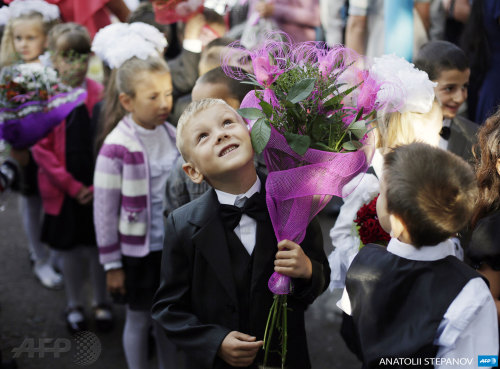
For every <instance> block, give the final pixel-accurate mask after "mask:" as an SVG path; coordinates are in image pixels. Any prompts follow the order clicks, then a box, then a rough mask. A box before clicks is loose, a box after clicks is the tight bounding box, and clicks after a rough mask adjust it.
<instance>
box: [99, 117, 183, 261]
mask: <svg viewBox="0 0 500 369" xmlns="http://www.w3.org/2000/svg"><path fill="white" fill-rule="evenodd" d="M134 124H135V123H134V122H132V121H131V118H130V117H128V116H127V117H125V118H123V119H122V120H121V121H120V122H119V123H118V125H117V126H116V128H115V129H114V130H113V131H112V132H111V133H110V134H109V135H108V136H107V137H106V139H105V141H104V144H103V146H102V148H101V150H100V151H99V155H98V157H97V162H96V167H95V173H94V224H95V231H96V237H97V245H98V246H99V259H100V261H101V263H102V264H106V263H109V262H113V261H119V260H120V259H121V255H122V254H123V255H127V256H134V257H142V256H145V255H147V254H148V253H149V228H150V227H149V224H150V222H151V200H150V195H151V194H150V192H151V184H150V180H149V179H150V173H149V165H148V158H147V154H146V151H145V149H144V147H143V145H142V143H141V141H140V139H139V138H138V136H137V134H136V131H135V129H134V127H133V125H134ZM163 127H164V128H165V129H166V130H167V133H168V136H169V138H170V139H171V140H172V142H173V143H174V145H175V128H174V127H173V126H171V125H170V124H167V123H166V124H164V125H163Z"/></svg>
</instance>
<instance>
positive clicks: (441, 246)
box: [387, 238, 455, 261]
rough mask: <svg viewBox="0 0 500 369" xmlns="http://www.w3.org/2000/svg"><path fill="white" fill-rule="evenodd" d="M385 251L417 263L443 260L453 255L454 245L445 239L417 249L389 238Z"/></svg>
mask: <svg viewBox="0 0 500 369" xmlns="http://www.w3.org/2000/svg"><path fill="white" fill-rule="evenodd" d="M387 251H389V252H390V253H392V254H394V255H397V256H400V257H402V258H405V259H410V260H417V261H433V260H439V259H444V258H445V257H447V256H449V255H455V244H454V243H453V241H452V240H451V239H447V240H446V241H443V242H441V243H438V244H437V245H434V246H422V247H421V248H419V249H417V248H416V247H415V246H412V245H410V244H407V243H404V242H401V241H399V240H398V239H397V238H391V240H390V241H389V244H388V245H387Z"/></svg>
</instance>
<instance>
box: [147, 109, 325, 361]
mask: <svg viewBox="0 0 500 369" xmlns="http://www.w3.org/2000/svg"><path fill="white" fill-rule="evenodd" d="M177 147H178V148H179V151H180V152H181V154H182V155H183V157H184V159H185V161H186V163H185V164H184V166H183V168H184V171H185V172H186V174H187V175H188V176H189V177H190V178H191V180H192V181H193V182H195V183H200V182H201V181H203V180H205V181H207V182H208V183H209V184H210V185H211V186H212V189H211V190H209V191H208V192H206V193H205V194H204V195H203V196H201V197H199V198H198V199H196V200H194V201H191V202H190V203H189V204H186V205H185V206H183V207H181V208H179V209H176V210H175V211H174V212H173V213H171V214H170V215H169V217H168V219H167V225H166V230H165V234H166V237H165V244H164V248H163V255H162V275H161V285H160V288H159V290H158V291H157V293H156V297H155V303H154V305H153V309H152V311H153V318H154V319H155V320H156V321H157V322H158V323H160V324H161V325H162V327H163V328H164V329H165V330H166V332H167V335H168V336H169V338H170V339H171V340H172V341H173V342H174V343H175V344H176V345H177V346H178V347H179V348H180V349H182V350H184V351H185V352H186V353H187V355H186V356H187V363H186V364H187V365H186V366H187V368H233V367H250V368H257V366H258V365H262V360H263V352H262V350H261V347H262V344H263V342H262V337H263V336H264V329H265V326H266V321H267V316H268V311H269V308H270V306H271V304H272V301H273V294H272V293H271V291H270V290H269V288H268V286H267V282H268V279H269V277H270V276H271V274H272V273H273V271H277V272H279V273H282V274H284V275H287V276H290V277H292V280H293V285H294V287H293V292H292V293H291V294H290V295H289V297H288V307H289V308H290V310H289V313H288V357H287V363H286V367H287V368H297V369H298V368H300V369H307V368H310V367H311V364H310V361H309V354H308V349H307V340H306V333H305V327H304V310H305V309H306V308H307V306H308V305H309V304H310V303H312V302H313V301H314V299H315V298H316V297H317V296H318V295H320V294H321V293H322V292H323V291H324V290H325V289H326V287H327V286H328V282H329V273H330V270H329V267H328V262H327V259H326V255H325V253H324V250H323V242H322V236H321V230H320V228H319V224H318V223H317V222H316V221H313V222H312V223H311V224H310V225H309V227H308V229H307V233H306V236H305V239H304V241H303V242H302V245H299V244H297V243H294V242H292V241H289V240H283V241H281V242H280V243H279V244H277V241H276V238H275V236H274V232H273V228H272V224H271V221H270V218H269V213H268V211H267V207H266V204H265V178H264V177H259V176H258V175H257V173H256V170H255V165H254V151H253V148H252V145H251V142H250V134H249V131H248V128H247V126H246V124H245V123H244V121H243V119H242V118H241V117H240V116H239V115H238V113H236V111H235V110H234V109H233V108H231V107H230V106H229V105H228V104H227V103H226V102H224V101H223V100H219V99H203V100H200V101H194V102H192V103H191V104H190V105H189V106H188V108H187V109H186V110H185V111H184V113H183V115H182V116H181V119H180V120H179V124H178V126H177ZM244 197H245V198H246V199H243V198H244ZM241 202H244V203H245V204H244V205H243V209H242V210H239V211H242V212H243V215H241V218H240V217H238V216H234V214H232V213H231V210H235V207H234V206H232V205H234V204H236V205H238V204H240V203H241ZM226 205H230V206H229V207H227V206H226ZM247 209H248V210H247ZM286 249H287V250H286ZM273 346H274V345H273ZM277 348H278V347H277V345H276V346H274V347H272V348H271V349H270V351H271V354H270V357H269V367H277V366H281V357H280V356H279V355H278V354H277V353H276V352H275V351H274V350H276V349H277Z"/></svg>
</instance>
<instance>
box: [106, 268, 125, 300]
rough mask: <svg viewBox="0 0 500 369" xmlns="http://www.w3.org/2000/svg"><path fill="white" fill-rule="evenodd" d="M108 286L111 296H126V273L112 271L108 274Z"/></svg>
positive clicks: (117, 270)
mask: <svg viewBox="0 0 500 369" xmlns="http://www.w3.org/2000/svg"><path fill="white" fill-rule="evenodd" d="M106 286H107V288H108V291H109V292H110V293H111V294H117V293H118V294H121V295H125V292H126V290H125V272H124V271H123V269H121V268H120V269H111V270H108V271H107V272H106Z"/></svg>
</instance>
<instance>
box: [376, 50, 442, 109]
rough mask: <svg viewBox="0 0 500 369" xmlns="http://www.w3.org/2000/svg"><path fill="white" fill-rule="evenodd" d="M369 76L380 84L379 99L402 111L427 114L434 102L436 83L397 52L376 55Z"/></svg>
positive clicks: (379, 101)
mask: <svg viewBox="0 0 500 369" xmlns="http://www.w3.org/2000/svg"><path fill="white" fill-rule="evenodd" d="M370 76H371V77H372V78H373V79H375V80H376V81H377V82H379V83H381V87H380V91H379V92H378V94H377V102H378V103H380V104H383V105H386V106H388V107H389V108H391V107H392V108H393V109H396V110H398V111H399V112H401V113H405V112H415V113H427V112H429V111H430V110H431V108H432V103H433V101H434V87H435V86H437V84H436V83H435V82H432V81H430V80H429V76H428V75H427V73H426V72H423V71H421V70H419V69H417V68H415V66H414V65H413V64H412V63H409V62H408V61H406V60H405V59H403V58H400V57H398V56H396V55H383V56H381V57H380V58H375V59H374V63H373V65H372V66H371V68H370Z"/></svg>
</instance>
